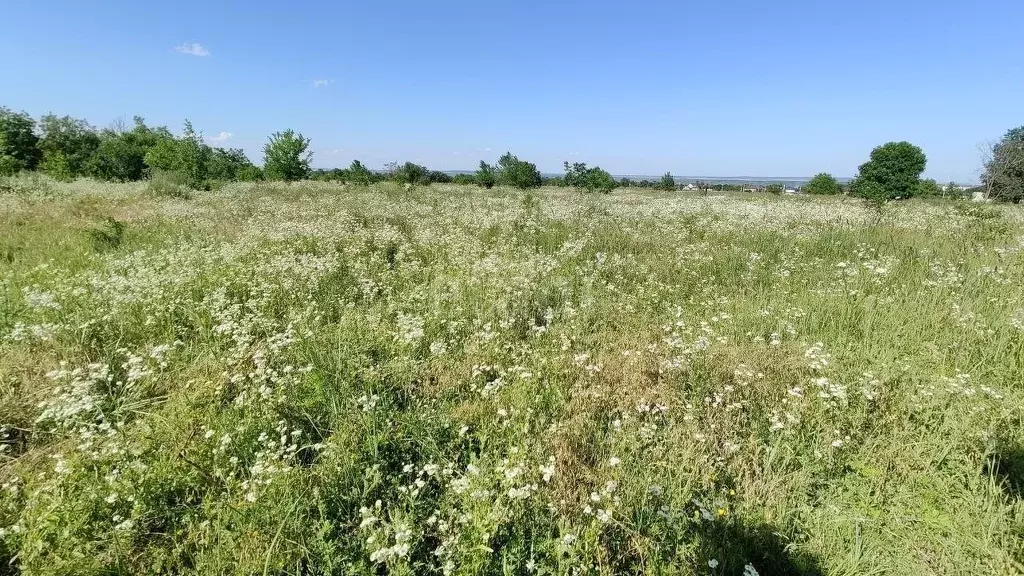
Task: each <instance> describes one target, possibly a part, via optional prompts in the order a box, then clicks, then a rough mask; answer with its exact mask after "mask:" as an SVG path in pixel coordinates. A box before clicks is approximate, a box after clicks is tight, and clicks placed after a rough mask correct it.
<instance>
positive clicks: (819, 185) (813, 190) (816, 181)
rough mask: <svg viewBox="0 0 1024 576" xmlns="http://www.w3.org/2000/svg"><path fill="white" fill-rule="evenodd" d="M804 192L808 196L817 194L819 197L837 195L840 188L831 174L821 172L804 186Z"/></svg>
mask: <svg viewBox="0 0 1024 576" xmlns="http://www.w3.org/2000/svg"><path fill="white" fill-rule="evenodd" d="M804 192H807V193H808V194H819V195H834V194H839V192H840V186H839V181H838V180H836V179H835V178H834V177H833V176H832V175H831V174H828V173H826V172H822V173H820V174H818V175H816V176H815V177H814V178H811V180H810V181H809V182H807V184H806V185H805V186H804Z"/></svg>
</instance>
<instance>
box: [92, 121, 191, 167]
mask: <svg viewBox="0 0 1024 576" xmlns="http://www.w3.org/2000/svg"><path fill="white" fill-rule="evenodd" d="M169 140H170V141H173V140H174V136H173V135H171V132H170V130H168V129H167V128H166V127H163V126H160V127H158V128H150V127H148V126H146V122H145V120H144V119H143V118H142V117H140V116H136V117H135V126H134V128H132V130H130V131H125V130H120V129H107V130H104V131H103V132H102V133H100V145H99V147H98V148H97V149H96V153H95V154H94V155H93V157H92V159H91V161H90V162H89V166H88V172H89V174H90V175H92V176H94V177H96V178H99V179H101V180H114V181H119V182H128V181H133V180H142V179H143V178H145V177H147V176H148V175H149V167H148V166H147V165H146V154H147V153H148V152H149V151H150V149H152V148H153V147H155V146H157V145H158V144H160V143H162V142H166V141H169ZM164 145H165V146H166V144H164Z"/></svg>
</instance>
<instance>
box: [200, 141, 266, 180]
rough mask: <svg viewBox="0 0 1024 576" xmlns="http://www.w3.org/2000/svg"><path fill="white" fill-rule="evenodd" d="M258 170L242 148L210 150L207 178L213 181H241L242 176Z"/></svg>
mask: <svg viewBox="0 0 1024 576" xmlns="http://www.w3.org/2000/svg"><path fill="white" fill-rule="evenodd" d="M253 168H256V167H255V166H254V165H253V163H252V161H250V160H249V157H248V156H246V155H245V152H244V151H243V150H242V149H240V148H229V149H226V150H225V149H224V148H213V149H211V150H210V154H209V162H208V165H207V177H208V178H209V179H211V180H225V181H226V180H241V179H242V178H241V177H240V175H241V174H242V173H243V172H245V171H249V173H251V170H252V169H253Z"/></svg>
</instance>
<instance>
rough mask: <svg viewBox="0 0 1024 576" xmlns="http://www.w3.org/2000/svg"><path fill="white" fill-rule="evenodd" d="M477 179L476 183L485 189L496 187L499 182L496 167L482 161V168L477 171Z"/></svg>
mask: <svg viewBox="0 0 1024 576" xmlns="http://www.w3.org/2000/svg"><path fill="white" fill-rule="evenodd" d="M475 179H476V183H477V184H478V185H479V186H482V187H484V188H494V185H495V184H496V183H497V182H498V177H497V175H496V174H495V170H494V166H491V165H490V164H488V163H487V162H484V161H483V160H481V161H480V168H479V169H478V170H477V171H476V174H475Z"/></svg>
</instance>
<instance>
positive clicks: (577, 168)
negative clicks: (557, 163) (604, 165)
mask: <svg viewBox="0 0 1024 576" xmlns="http://www.w3.org/2000/svg"><path fill="white" fill-rule="evenodd" d="M564 168H565V177H564V178H563V182H564V184H565V185H566V186H572V187H573V188H576V189H577V190H585V191H587V192H604V193H605V194H607V193H609V192H611V191H612V190H614V189H615V186H616V182H615V179H614V178H612V175H611V174H609V173H608V172H606V171H604V170H602V169H601V168H599V167H597V166H594V167H593V168H588V167H587V165H586V164H585V163H583V162H576V163H574V164H572V165H570V164H569V163H568V162H566V163H565V164H564Z"/></svg>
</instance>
